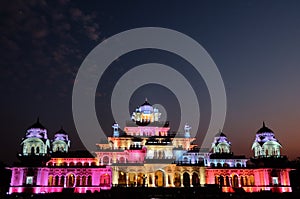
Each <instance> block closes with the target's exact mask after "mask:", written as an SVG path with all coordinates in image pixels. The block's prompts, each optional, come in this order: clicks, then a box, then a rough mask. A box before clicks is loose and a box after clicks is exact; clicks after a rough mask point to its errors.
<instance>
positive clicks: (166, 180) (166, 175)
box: [165, 173, 169, 187]
mask: <svg viewBox="0 0 300 199" xmlns="http://www.w3.org/2000/svg"><path fill="white" fill-rule="evenodd" d="M168 178H169V175H168V174H167V173H166V174H165V187H168V185H169V180H168Z"/></svg>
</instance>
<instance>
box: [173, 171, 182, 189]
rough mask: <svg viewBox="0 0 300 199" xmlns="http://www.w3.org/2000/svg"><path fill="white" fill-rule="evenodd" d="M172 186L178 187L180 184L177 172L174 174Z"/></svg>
mask: <svg viewBox="0 0 300 199" xmlns="http://www.w3.org/2000/svg"><path fill="white" fill-rule="evenodd" d="M173 181H174V186H175V187H180V186H181V181H180V174H179V173H175V174H174V180H173Z"/></svg>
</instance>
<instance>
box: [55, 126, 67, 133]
mask: <svg viewBox="0 0 300 199" xmlns="http://www.w3.org/2000/svg"><path fill="white" fill-rule="evenodd" d="M55 134H63V135H67V132H66V131H65V130H64V129H63V127H61V128H60V130H59V131H57V132H56V133H55Z"/></svg>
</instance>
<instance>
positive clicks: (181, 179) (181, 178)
mask: <svg viewBox="0 0 300 199" xmlns="http://www.w3.org/2000/svg"><path fill="white" fill-rule="evenodd" d="M180 184H181V187H183V174H182V173H180Z"/></svg>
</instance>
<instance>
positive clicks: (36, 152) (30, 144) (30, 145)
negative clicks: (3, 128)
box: [21, 118, 50, 156]
mask: <svg viewBox="0 0 300 199" xmlns="http://www.w3.org/2000/svg"><path fill="white" fill-rule="evenodd" d="M21 145H22V154H21V155H22V156H44V155H46V154H48V152H49V149H50V141H49V139H48V136H47V129H46V128H45V127H44V126H43V125H42V124H41V123H40V121H39V118H38V119H37V121H36V123H34V124H33V125H31V126H30V127H29V128H28V129H27V132H26V135H25V137H24V138H23V140H22V143H21Z"/></svg>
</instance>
